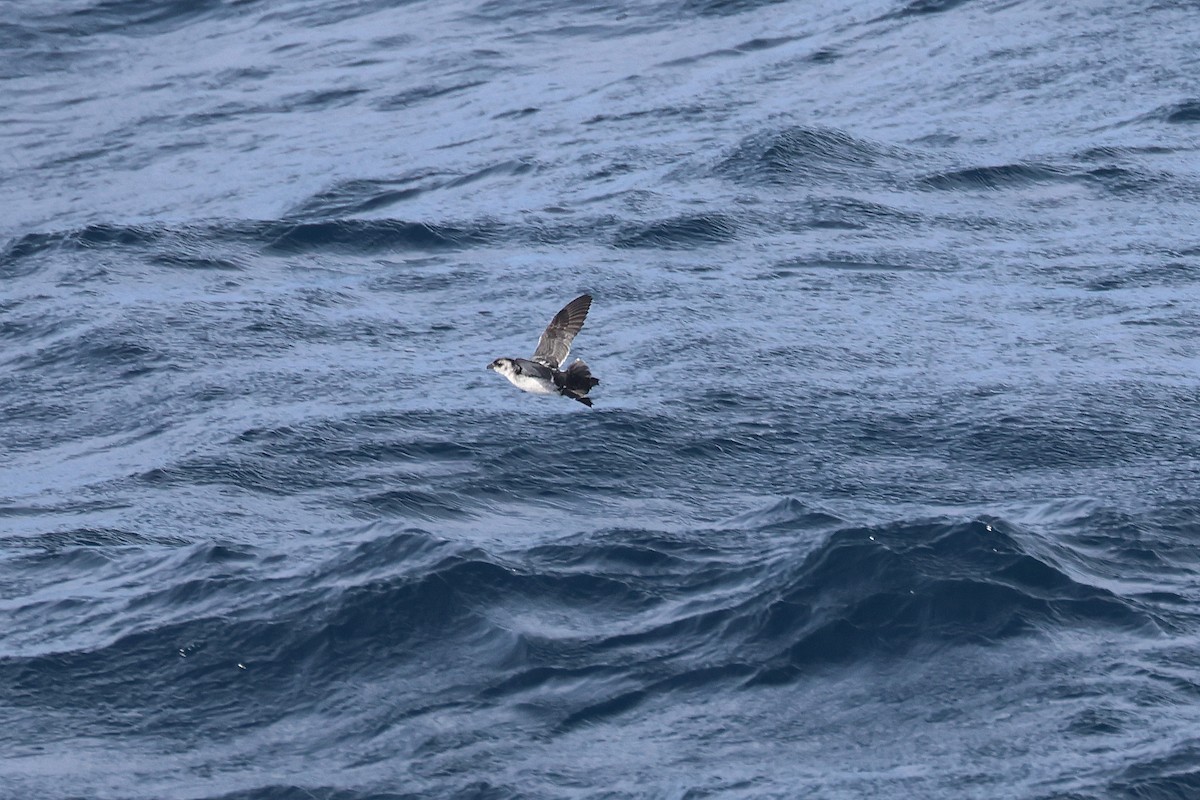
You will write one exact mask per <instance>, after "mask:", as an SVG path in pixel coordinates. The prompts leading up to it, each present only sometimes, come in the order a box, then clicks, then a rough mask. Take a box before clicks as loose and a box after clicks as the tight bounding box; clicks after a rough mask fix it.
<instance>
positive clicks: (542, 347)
mask: <svg viewBox="0 0 1200 800" xmlns="http://www.w3.org/2000/svg"><path fill="white" fill-rule="evenodd" d="M591 307H592V296H591V295H590V294H583V295H580V296H579V297H576V298H575V299H574V300H572V301H571V302H569V303H567V304H566V305H565V306H563V309H562V311H559V312H558V313H557V314H555V315H554V319H552V320H550V324H549V325H547V326H546V330H544V331H543V332H542V338H541V339H539V340H538V346H537V350H534V351H533V360H534V361H536V362H538V363H539V364H545V365H546V366H547V367H550V368H551V369H558V368H559V366H560V365H561V364H562V362H563V361H564V360H565V359H566V357H567V354H568V353H570V352H571V342H572V341H574V340H575V334H577V333H579V330H580V328H582V327H583V321H584V320H585V319H587V313H588V309H589V308H591Z"/></svg>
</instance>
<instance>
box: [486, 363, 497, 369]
mask: <svg viewBox="0 0 1200 800" xmlns="http://www.w3.org/2000/svg"><path fill="white" fill-rule="evenodd" d="M495 368H496V365H495V363H491V364H488V369H495Z"/></svg>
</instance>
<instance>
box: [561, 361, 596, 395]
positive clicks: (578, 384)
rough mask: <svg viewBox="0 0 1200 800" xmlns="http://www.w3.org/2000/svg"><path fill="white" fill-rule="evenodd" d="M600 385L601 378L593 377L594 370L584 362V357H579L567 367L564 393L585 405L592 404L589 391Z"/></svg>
mask: <svg viewBox="0 0 1200 800" xmlns="http://www.w3.org/2000/svg"><path fill="white" fill-rule="evenodd" d="M599 385H600V379H599V378H593V377H592V371H591V370H590V369H588V365H587V364H585V363H584V361H583V359H582V358H577V359H575V360H574V361H573V362H572V363H571V366H569V367H567V371H566V376H565V380H564V381H563V388H562V393H563V394H565V395H566V396H568V397H570V398H572V399H574V400H578V401H579V402H581V403H583V404H584V405H585V406H590V405H591V404H592V401H591V400H590V399H588V397H587V393H588V392H590V391H591V390H592V387H593V386H599Z"/></svg>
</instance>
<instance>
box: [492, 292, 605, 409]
mask: <svg viewBox="0 0 1200 800" xmlns="http://www.w3.org/2000/svg"><path fill="white" fill-rule="evenodd" d="M591 307H592V296H591V295H590V294H584V295H580V296H579V297H576V298H575V299H574V300H572V301H571V302H569V303H567V304H566V305H565V306H563V309H562V311H559V312H558V313H557V314H555V315H554V319H552V320H550V324H549V325H547V326H546V330H544V331H542V338H541V339H539V340H538V346H537V350H534V351H533V358H532V359H528V358H497V359H496V360H495V361H493V362H492V363H490V364H488V369H491V370H495V371H496V372H499V373H500V374H501V375H503V376H504V377H506V378H508V380H509V382H510V383H512V385H513V386H516V387H517V388H518V389H520V390H521V391H523V392H529V393H530V394H541V395H555V394H559V395H562V396H563V397H569V398H571V399H572V400H578V401H579V402H581V403H583V404H584V405H585V406H591V404H592V401H591V399H589V398H588V396H587V393H588V392H589V391H590V390H591V388H592V387H593V386H598V385H599V384H600V381H599V380H598V379H597V378H593V377H592V372H591V370H589V369H588V365H587V364H585V363H583V359H581V358H577V359H575V361H574V362H572V364H571V366H569V367H567V368H566V369H559V368H560V367H561V366H562V363H563V361H565V360H566V358H567V354H568V353H570V352H571V342H572V341H573V340H574V339H575V335H576V334H577V333H579V329H580V328H582V327H583V321H584V320H585V319H587V313H588V309H589V308H591Z"/></svg>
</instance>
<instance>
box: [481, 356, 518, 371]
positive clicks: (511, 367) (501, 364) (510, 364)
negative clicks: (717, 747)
mask: <svg viewBox="0 0 1200 800" xmlns="http://www.w3.org/2000/svg"><path fill="white" fill-rule="evenodd" d="M487 368H488V369H490V370H493V371H494V372H499V373H500V374H501V375H513V374H515V373H516V362H514V361H513V360H512V359H511V358H497V359H496V360H495V361H493V362H492V363H490V364H488V365H487Z"/></svg>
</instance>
